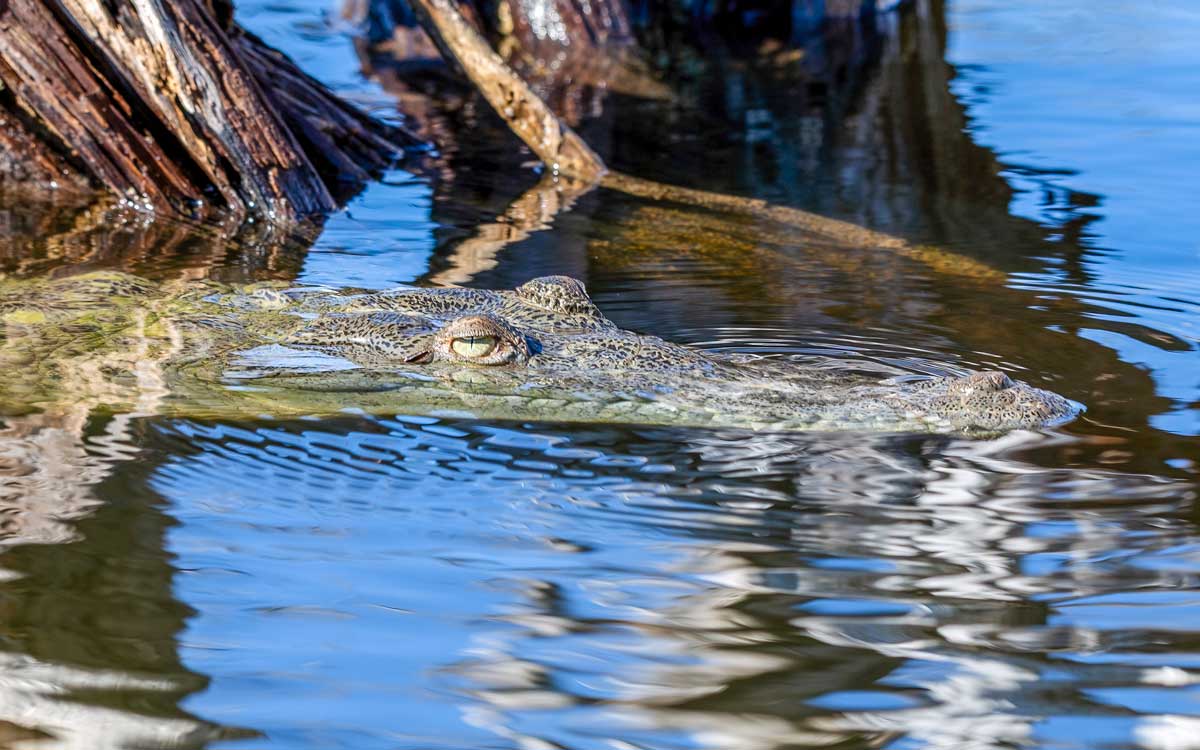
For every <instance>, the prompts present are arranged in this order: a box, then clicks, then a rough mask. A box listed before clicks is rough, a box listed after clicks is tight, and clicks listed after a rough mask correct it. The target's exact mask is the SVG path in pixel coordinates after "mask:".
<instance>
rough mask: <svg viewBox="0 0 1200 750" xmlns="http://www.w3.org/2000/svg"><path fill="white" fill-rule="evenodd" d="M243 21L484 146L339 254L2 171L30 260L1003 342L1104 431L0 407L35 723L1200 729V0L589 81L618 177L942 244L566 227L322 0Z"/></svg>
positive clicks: (362, 742)
mask: <svg viewBox="0 0 1200 750" xmlns="http://www.w3.org/2000/svg"><path fill="white" fill-rule="evenodd" d="M238 12H239V18H240V20H241V21H242V22H243V24H245V25H246V26H248V27H249V28H250V29H251V30H252V31H254V32H256V33H258V34H260V35H261V36H263V37H264V38H266V39H267V41H268V42H270V43H271V44H274V45H276V46H278V47H280V48H281V49H283V50H285V51H287V52H288V53H289V54H291V55H292V56H294V57H295V58H296V59H297V61H298V62H299V63H300V64H301V65H302V66H303V67H304V68H305V69H306V70H308V71H310V72H312V73H313V74H315V75H317V76H319V77H321V78H322V79H323V80H324V81H326V82H327V83H328V84H329V85H331V86H332V87H334V88H335V89H336V90H338V91H339V92H341V93H343V94H344V95H346V96H348V97H351V98H353V99H354V100H355V101H357V102H358V103H359V104H360V105H362V106H364V107H365V108H368V109H370V110H371V111H373V112H375V113H377V114H379V115H380V116H384V117H389V118H398V117H399V114H398V112H399V111H401V110H403V111H409V112H415V111H420V112H422V113H424V114H425V115H426V116H427V117H428V120H427V122H433V123H434V124H435V125H437V124H438V123H441V125H439V127H441V130H439V131H438V132H443V133H444V132H470V133H472V134H474V135H473V137H471V138H469V139H461V140H459V141H453V140H452V141H450V142H446V143H443V144H442V149H441V151H440V152H439V153H438V154H436V155H435V158H436V159H437V160H438V162H437V163H438V165H439V166H438V171H437V175H438V176H437V177H436V178H434V177H430V176H428V175H429V172H425V173H423V174H425V175H426V176H414V175H412V174H409V173H407V172H405V171H403V170H402V169H397V170H395V171H394V172H393V173H391V174H389V175H387V176H386V178H385V179H384V180H383V181H381V182H379V183H376V184H373V185H371V186H370V187H369V188H368V189H367V190H366V191H365V192H364V193H363V194H361V195H360V196H359V197H357V198H356V199H354V200H353V201H352V202H351V204H350V205H349V207H348V208H347V209H346V210H345V211H343V212H341V213H339V214H337V215H335V216H333V217H331V219H330V220H329V221H328V222H327V224H326V226H325V228H324V230H323V231H322V233H321V235H320V236H319V237H318V238H317V240H316V241H315V244H314V245H313V246H312V247H311V248H307V249H306V248H305V247H304V245H303V243H300V242H296V241H286V240H284V239H280V238H273V237H271V236H270V235H269V233H265V232H264V230H262V228H257V229H253V230H250V231H249V232H248V233H242V234H240V235H238V236H236V237H229V236H228V235H227V234H224V233H222V232H220V231H217V230H215V229H212V228H205V227H193V226H186V225H177V224H170V223H167V222H162V221H159V222H154V221H152V220H151V219H150V218H148V217H144V216H139V215H137V214H134V213H122V212H120V211H117V212H115V213H113V212H109V213H105V212H102V211H100V212H98V211H96V210H94V209H93V210H91V211H92V212H91V213H89V212H88V210H83V211H82V213H79V212H77V213H66V214H64V213H61V211H60V208H59V207H49V206H44V205H40V204H38V203H36V202H33V201H27V200H25V199H19V198H16V197H12V196H6V197H3V198H0V200H2V201H3V203H2V204H0V249H2V252H0V267H2V269H0V270H3V271H4V272H5V273H7V274H10V275H25V276H38V275H47V274H69V273H73V272H76V271H79V270H83V269H90V268H105V267H112V268H122V269H125V270H131V271H134V272H136V273H139V274H142V275H145V276H149V277H152V278H161V279H169V278H181V277H187V278H202V277H211V278H219V279H226V280H244V279H257V278H285V279H296V280H298V281H300V282H306V283H320V284H330V285H348V286H360V287H361V286H365V287H386V286H388V285H391V284H395V283H418V284H447V283H457V284H463V285H468V286H480V287H508V286H512V285H514V284H518V283H521V282H523V281H525V280H527V279H529V278H532V277H534V276H538V275H544V274H550V273H562V274H570V275H573V276H577V277H579V278H581V279H583V280H584V281H585V282H586V283H587V285H588V287H589V289H590V291H591V293H592V295H593V297H594V299H595V300H596V301H597V303H598V304H599V305H600V307H601V308H602V309H603V310H604V311H605V313H606V314H608V315H609V316H610V317H611V318H612V319H613V320H615V321H616V322H617V323H619V324H620V325H622V326H624V327H626V328H631V329H634V330H638V331H644V332H649V333H654V334H656V335H660V336H663V337H664V338H668V339H671V340H676V341H683V342H688V343H692V344H696V345H699V346H703V347H707V348H713V349H721V350H726V351H729V350H737V351H750V350H752V351H756V352H760V353H765V354H771V355H777V356H787V355H789V354H797V353H801V354H818V355H824V356H829V357H838V358H848V359H855V358H857V359H861V360H864V361H873V362H883V363H886V364H889V365H891V366H895V367H900V368H905V369H910V370H913V371H922V372H938V371H949V370H954V369H955V368H962V367H967V368H983V367H987V368H1000V369H1004V370H1007V371H1008V372H1010V373H1012V374H1014V375H1015V376H1017V377H1019V378H1021V379H1024V380H1027V381H1029V382H1031V383H1034V384H1035V385H1039V386H1041V387H1045V388H1050V389H1052V390H1055V391H1057V392H1059V393H1062V394H1064V395H1066V396H1068V397H1070V398H1073V399H1075V400H1077V401H1080V402H1082V403H1084V404H1086V405H1087V407H1088V411H1087V412H1086V414H1085V415H1084V416H1083V417H1082V418H1080V419H1079V420H1077V421H1076V422H1074V423H1072V424H1070V425H1067V426H1065V427H1061V428H1058V429H1055V430H1049V431H1045V432H1040V433H1018V434H1013V435H1009V436H1006V437H1004V438H999V439H995V440H990V441H970V440H960V439H950V438H945V437H936V436H932V437H931V436H921V437H910V436H895V435H870V434H856V433H844V434H836V435H830V434H759V433H749V432H741V431H711V430H687V429H667V428H636V427H633V428H631V427H613V426H605V425H556V424H521V423H492V422H486V421H477V420H468V419H436V418H414V417H409V416H405V415H384V416H362V415H356V414H353V413H347V414H346V415H344V416H340V417H338V418H331V419H320V420H317V419H307V420H305V419H302V420H293V421H281V420H269V419H263V420H260V421H253V422H238V423H225V422H212V421H195V420H186V419H165V418H158V417H153V416H137V415H122V414H118V415H112V414H102V413H98V412H91V411H89V409H88V408H87V405H86V404H82V405H80V406H79V408H76V409H74V410H72V409H66V410H61V411H60V412H57V413H54V414H50V413H43V414H36V413H35V414H29V415H26V416H23V417H13V418H9V419H7V420H6V423H5V425H4V429H3V430H2V431H0V474H2V475H3V482H2V484H0V487H2V490H0V511H3V513H4V516H5V517H4V520H3V521H2V522H0V529H2V530H3V533H4V534H5V546H4V548H3V551H2V552H0V569H2V572H3V576H0V746H5V747H9V746H11V747H31V748H33V747H69V748H108V747H127V748H146V747H153V748H159V747H214V748H216V747H221V748H225V747H228V748H313V749H317V748H336V747H344V748H356V749H357V748H363V749H374V748H379V749H381V750H382V749H384V748H387V749H396V748H413V749H414V750H415V749H417V748H420V749H421V750H427V749H434V748H446V749H450V748H453V749H455V750H459V749H467V748H471V749H477V748H497V749H509V748H511V749H513V750H516V749H521V750H541V749H543V748H544V749H547V750H548V749H550V748H564V749H569V750H592V749H596V750H599V749H601V748H604V749H606V750H633V749H634V748H643V749H646V750H651V749H653V750H659V749H662V750H676V749H679V748H697V749H699V748H704V749H709V748H711V749H712V750H734V749H739V750H740V749H745V750H760V749H762V750H766V749H767V748H814V747H837V748H844V749H847V750H848V749H850V748H868V747H871V748H877V747H884V748H890V749H894V750H915V749H917V748H947V749H950V748H953V749H955V750H957V749H959V748H1013V747H1037V748H1054V749H1055V750H1061V749H1065V748H1131V747H1139V748H1153V749H1155V750H1184V749H1185V748H1194V747H1200V687H1197V686H1198V685H1200V527H1198V526H1197V519H1198V517H1197V512H1196V503H1197V499H1198V497H1197V494H1198V493H1197V490H1198V488H1200V484H1198V480H1197V475H1198V473H1200V240H1198V239H1197V238H1198V237H1200V210H1198V208H1200V204H1197V201H1196V199H1195V195H1194V194H1195V189H1194V188H1195V175H1196V173H1197V170H1200V97H1197V95H1196V92H1197V91H1200V44H1197V43H1196V41H1197V40H1198V39H1200V9H1198V8H1196V7H1195V5H1194V3H1191V2H1188V1H1187V0H1164V2H1158V3H1131V2H1118V1H1117V0H1110V1H1102V2H1084V1H1083V0H1064V2H1053V3H1048V2H1032V1H1024V0H1022V1H1021V2H999V1H998V0H960V1H959V2H953V3H951V4H948V5H946V6H945V7H943V6H942V5H941V4H940V3H938V2H925V1H922V2H916V3H912V4H910V5H909V6H908V8H907V9H906V10H903V11H901V12H900V13H899V14H896V13H884V14H882V15H881V16H880V17H879V18H878V23H877V24H874V25H872V26H871V27H870V28H867V29H857V30H851V31H849V32H847V31H846V30H845V29H842V31H841V32H839V33H841V34H846V33H850V34H851V35H852V42H853V43H852V44H849V45H848V44H847V40H846V37H845V36H838V37H834V36H832V33H833V32H830V34H831V36H829V37H828V38H826V39H816V40H814V39H812V38H809V39H807V40H805V41H804V44H803V45H802V49H803V52H802V53H801V54H799V55H796V54H790V53H788V52H787V48H786V45H785V46H784V47H782V48H778V47H764V49H763V51H762V53H761V54H758V55H751V56H748V55H747V54H746V53H745V51H744V50H741V51H728V53H722V54H718V53H716V52H713V53H712V54H709V55H696V54H692V55H690V56H689V55H686V54H681V55H680V59H679V60H677V61H675V62H674V63H672V64H670V65H669V66H668V67H669V70H670V77H669V83H670V85H671V89H672V91H673V92H674V94H673V95H672V96H671V97H670V98H668V99H662V98H658V99H647V98H645V97H639V96H634V95H631V94H629V93H622V92H621V91H600V92H591V93H590V94H589V97H591V98H589V99H588V107H586V108H585V109H586V110H587V112H588V116H586V117H583V118H582V124H581V130H582V132H583V133H584V134H585V136H586V137H587V138H588V139H589V141H591V142H592V143H594V144H596V145H597V148H599V149H600V151H601V152H602V153H603V154H604V156H605V157H606V159H608V161H609V162H610V163H611V164H613V165H614V166H616V167H618V168H620V169H623V170H625V171H628V172H630V173H633V174H637V175H641V176H645V177H651V178H654V179H658V180H662V181H666V182H673V183H677V184H683V185H689V186H693V187H701V188H706V189H711V190H721V191H725V192H731V193H737V194H741V195H749V196H753V197H761V198H765V199H768V200H770V201H772V202H775V203H778V204H783V205H790V206H795V207H799V208H803V209H807V210H812V211H815V212H818V213H822V214H825V215H829V216H834V217H837V218H841V219H846V220H849V221H853V222H856V223H859V224H863V225H866V226H870V227H872V228H875V229H879V230H882V231H886V232H890V233H893V234H897V235H900V236H903V237H905V238H908V239H910V240H911V241H912V242H913V243H914V244H923V245H927V246H929V247H934V248H938V253H935V254H933V255H929V256H921V257H905V256H900V255H896V254H888V253H885V252H880V251H877V250H865V249H860V248H854V247H841V246H835V245H829V244H827V243H826V244H822V243H820V242H815V241H813V239H812V238H810V237H804V236H802V235H800V234H797V233H795V232H792V231H788V230H786V229H781V228H780V227H778V226H772V225H769V224H768V223H766V222H763V221H758V220H754V219H751V218H747V217H745V216H741V217H738V216H732V215H720V214H713V213H706V212H703V211H699V210H695V209H688V208H683V207H679V206H672V205H665V204H656V203H653V202H644V201H639V200H636V199H633V198H630V197H627V196H622V195H619V194H616V193H612V192H607V191H599V192H595V193H591V194H588V195H585V196H583V197H581V198H579V199H578V200H577V201H576V202H575V203H574V205H573V207H572V208H571V209H570V210H569V211H560V212H558V213H555V212H553V211H549V210H546V209H545V200H546V194H545V193H544V192H541V193H540V192H538V191H537V190H536V188H535V186H536V185H537V184H538V182H539V179H540V175H539V174H538V173H537V170H536V169H535V167H534V166H533V164H532V160H531V158H530V156H529V155H528V153H524V152H522V151H521V150H520V149H518V148H517V146H516V145H515V142H513V141H511V140H509V139H508V137H507V136H506V135H505V134H504V133H503V132H502V131H500V130H499V128H498V127H497V126H496V123H495V121H493V120H491V119H489V116H488V115H487V114H486V112H485V111H483V110H481V109H480V108H479V107H478V106H477V105H478V103H475V104H474V105H472V104H471V103H470V101H469V98H468V99H466V100H465V101H466V102H467V103H466V104H464V103H463V102H464V99H463V94H462V93H461V91H459V92H457V93H455V92H454V91H453V90H452V91H451V93H446V90H444V89H439V88H438V87H437V86H421V85H417V84H414V83H413V82H412V81H411V79H408V82H407V83H405V80H406V79H405V78H404V76H403V75H402V73H404V72H405V71H404V69H403V68H402V66H397V65H395V64H394V63H392V64H389V62H388V61H387V60H385V59H379V58H372V57H370V56H368V55H366V54H363V55H361V56H360V54H359V51H358V50H360V49H361V45H359V46H356V44H355V40H354V38H353V37H354V33H355V31H354V29H353V28H352V27H350V26H349V25H347V24H345V22H343V21H342V20H341V19H340V16H339V14H338V10H337V8H335V7H333V6H332V5H331V4H330V3H328V2H327V0H283V1H281V2H266V1H265V0H242V2H240V3H239V4H238ZM713 43H714V44H716V42H715V41H714V42H713ZM847 49H850V50H851V51H852V54H847V53H846V50H847ZM431 91H433V92H434V93H432V94H431V93H430V92H431ZM451 94H453V95H451ZM456 97H457V98H456ZM398 102H399V105H398ZM398 107H399V109H398ZM406 108H407V109H406ZM414 119H416V118H415V117H414ZM410 124H411V123H410ZM416 124H420V123H416ZM416 124H414V126H415V125H416ZM464 129H465V130H464ZM435 130H436V128H435ZM527 191H531V192H527ZM522 196H525V197H524V198H523V197H522ZM531 206H541V207H542V208H541V209H539V210H541V211H543V213H544V215H537V214H538V212H537V211H533V213H534V214H535V216H536V218H537V220H535V221H524V220H523V219H522V218H521V217H528V216H529V215H530V207H531ZM514 207H515V208H514ZM497 217H507V218H504V219H502V220H499V221H498V220H497ZM523 222H524V223H523ZM979 269H984V270H985V271H986V272H980V271H979ZM4 377H7V378H21V377H22V372H19V371H14V372H7V373H5V374H4ZM350 406H352V404H351V405H350ZM148 411H152V410H148Z"/></svg>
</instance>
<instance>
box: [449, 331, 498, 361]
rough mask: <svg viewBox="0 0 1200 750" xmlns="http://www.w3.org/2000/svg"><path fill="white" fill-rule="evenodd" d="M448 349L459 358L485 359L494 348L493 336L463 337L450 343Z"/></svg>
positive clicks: (494, 338)
mask: <svg viewBox="0 0 1200 750" xmlns="http://www.w3.org/2000/svg"><path fill="white" fill-rule="evenodd" d="M450 348H451V349H453V350H454V353H455V354H457V355H458V356H460V357H466V358H468V359H475V358H477V357H486V356H487V355H489V354H491V353H492V350H493V349H495V348H496V337H495V336H463V337H461V338H457V339H454V340H453V341H451V342H450Z"/></svg>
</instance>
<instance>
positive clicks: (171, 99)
mask: <svg viewBox="0 0 1200 750" xmlns="http://www.w3.org/2000/svg"><path fill="white" fill-rule="evenodd" d="M231 19H232V9H231V7H230V6H229V5H228V3H227V2H225V0H213V1H212V2H211V3H210V2H206V1H205V0H0V89H2V90H0V119H3V120H4V121H5V123H6V124H11V125H12V127H11V129H10V128H8V127H6V128H5V129H4V134H3V135H0V148H3V149H4V154H5V155H4V156H2V157H0V179H6V180H9V181H13V180H22V181H25V182H34V183H42V184H45V183H49V182H57V183H59V184H60V186H61V185H62V184H64V183H68V184H81V183H83V182H85V181H86V182H87V183H90V184H93V185H96V186H99V187H103V188H107V189H108V190H111V191H112V192H114V193H116V194H118V195H120V196H121V197H122V198H124V199H125V200H127V201H129V202H131V203H134V204H136V205H139V206H144V207H148V208H153V209H156V210H167V211H174V212H181V213H188V214H192V215H196V214H200V215H204V214H208V213H211V212H213V211H214V209H216V210H219V211H220V212H222V213H225V214H227V215H229V216H231V217H232V218H233V219H235V220H241V219H244V218H247V217H249V216H252V215H256V216H261V217H264V218H266V219H268V220H269V221H272V222H274V223H281V224H284V223H290V222H292V221H295V220H297V219H299V218H301V217H306V216H313V215H318V214H322V213H326V212H328V211H330V210H332V209H333V208H335V207H336V205H337V197H338V196H339V195H341V194H344V193H345V190H346V188H347V187H348V186H351V185H354V184H355V183H357V184H361V183H362V182H363V181H364V180H365V179H367V178H368V177H369V175H370V174H371V173H372V172H375V171H378V170H380V169H382V168H383V167H386V166H387V165H388V164H389V163H391V162H392V161H394V160H395V159H396V158H397V157H398V156H399V155H400V154H401V153H402V152H403V149H404V147H405V146H409V145H412V144H414V143H416V139H414V138H412V137H410V136H408V135H407V134H405V133H403V132H402V131H400V130H398V129H396V128H393V127H387V126H384V125H383V124H381V123H378V122H376V121H373V120H371V119H370V118H368V117H366V116H364V115H362V114H361V113H358V112H356V111H355V110H353V109H352V108H351V107H349V106H348V105H346V104H345V103H344V102H342V101H340V100H339V99H338V98H337V97H336V96H335V95H334V94H333V93H332V92H330V91H329V90H328V89H326V88H325V87H324V86H322V85H321V84H320V83H318V82H316V81H315V80H313V79H312V78H310V77H308V76H307V75H305V74H304V73H303V72H301V71H300V70H299V69H298V68H297V67H296V66H295V65H293V64H292V63H291V61H289V60H288V59H287V58H286V57H285V56H283V55H281V54H279V53H278V52H276V51H274V50H271V49H270V48H268V47H266V45H264V44H263V43H262V42H261V41H260V40H258V39H257V38H255V37H253V36H252V35H249V34H246V33H245V32H244V31H242V30H241V29H240V28H239V27H237V26H236V24H234V23H233V22H232V20H231Z"/></svg>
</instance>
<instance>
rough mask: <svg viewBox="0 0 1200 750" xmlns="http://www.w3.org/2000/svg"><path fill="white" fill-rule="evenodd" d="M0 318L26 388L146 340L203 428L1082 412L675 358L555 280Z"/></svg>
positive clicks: (955, 418) (910, 418) (77, 289)
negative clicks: (363, 414) (217, 416)
mask: <svg viewBox="0 0 1200 750" xmlns="http://www.w3.org/2000/svg"><path fill="white" fill-rule="evenodd" d="M0 315H3V316H4V322H5V328H4V329H3V330H4V333H5V337H4V339H3V346H2V348H0V360H2V361H4V362H8V363H9V364H11V365H13V366H16V365H17V364H19V363H23V362H38V363H41V367H40V369H39V373H41V372H44V373H51V372H54V373H57V374H55V375H54V378H56V379H57V380H56V381H55V382H66V381H65V380H64V379H63V377H62V375H61V373H62V372H64V370H63V368H62V367H56V366H55V365H54V357H55V356H58V355H59V354H60V353H61V354H62V356H64V357H65V356H67V355H69V356H71V357H73V358H74V359H73V360H72V363H71V364H72V367H74V366H75V365H77V364H79V362H80V361H81V360H82V359H85V358H86V357H87V356H95V357H97V358H99V357H100V356H101V355H102V354H105V352H106V350H117V351H126V352H127V351H131V350H132V348H133V346H134V343H136V342H139V341H140V342H142V344H140V345H142V346H143V347H144V346H145V345H146V344H145V342H146V341H147V338H146V337H153V339H154V340H153V341H151V342H150V344H151V346H150V348H149V349H148V350H147V351H153V352H158V353H159V355H158V356H159V357H160V361H159V362H158V364H159V365H161V366H162V367H163V368H164V382H169V383H170V384H171V386H172V388H173V390H174V394H173V397H172V399H173V400H172V403H175V404H189V403H190V404H196V405H200V404H203V405H204V408H205V409H209V410H216V411H217V412H221V410H226V409H229V410H237V411H239V413H240V411H241V410H243V409H244V410H252V411H251V413H253V414H262V413H273V412H280V411H283V410H286V411H287V412H288V413H317V412H321V411H337V410H342V409H347V408H362V409H371V410H378V411H387V412H394V413H425V414H455V415H471V416H477V417H483V418H496V419H538V420H549V421H560V420H572V421H597V422H630V423H651V424H680V425H712V426H732V427H747V428H755V429H772V430H843V429H858V430H884V431H896V432H911V431H922V432H946V433H957V434H995V433H999V432H1004V431H1007V430H1011V429H1018V428H1036V427H1042V426H1045V425H1052V424H1056V423H1060V422H1063V421H1065V420H1067V419H1070V418H1071V417H1072V416H1074V415H1075V414H1077V413H1078V411H1079V410H1080V407H1079V405H1078V404H1075V403H1074V402H1072V401H1069V400H1067V399H1065V398H1062V397H1061V396H1058V395H1056V394H1054V393H1050V392H1048V391H1045V390H1042V389H1039V388H1035V387H1033V386H1030V385H1028V384H1026V383H1022V382H1017V381H1014V380H1012V379H1010V378H1009V377H1008V376H1007V375H1004V374H1003V373H1000V372H980V373H972V374H968V375H965V376H961V377H920V376H906V377H904V378H895V379H890V380H889V379H887V378H886V377H884V376H882V375H881V376H879V377H873V376H871V375H868V374H864V373H863V372H861V371H857V370H854V369H851V368H850V366H848V365H844V366H843V365H837V364H833V363H830V362H825V363H822V364H820V365H817V364H802V363H794V362H787V361H780V360H756V359H754V358H751V357H747V356H745V355H728V356H727V355H722V354H718V353H713V352H705V351H703V350H700V349H696V348H693V347H688V346H682V345H679V344H674V343H671V342H668V341H664V340H663V339H660V338H657V337H655V336H647V335H641V334H638V333H634V332H632V331H626V330H622V329H620V328H618V327H617V326H615V325H614V324H613V323H612V322H611V321H609V320H608V319H607V318H605V317H604V315H603V314H602V313H601V312H600V310H599V309H598V308H597V307H596V305H595V304H594V303H593V302H592V300H591V299H590V298H589V297H588V294H587V291H586V290H585V289H584V286H583V284H582V283H581V282H579V281H577V280H575V279H571V278H568V277H563V276H550V277H544V278H539V279H534V280H532V281H530V282H528V283H526V284H523V285H522V286H520V287H518V288H516V289H514V290H494V291H489V290H477V289H416V288H401V289H393V290H389V291H385V292H368V291H361V290H359V291H355V290H331V289H320V288H288V287H287V286H286V285H284V284H279V283H266V284H258V285H253V286H248V287H241V288H232V287H224V286H221V285H217V284H212V283H182V284H181V283H176V284H171V285H164V286H161V287H160V286H158V285H155V284H153V283H151V282H148V281H144V280H142V279H137V278H135V277H132V276H125V275H123V274H112V273H105V274H89V275H86V276H81V277H76V278H74V279H65V280H61V281H52V282H37V283H34V282H3V283H0ZM130 337H133V338H130ZM131 342H133V343H131ZM126 359H128V358H127V357H126ZM121 361H124V360H121ZM839 368H840V369H839ZM74 369H79V368H77V367H75V368H74ZM30 377H32V378H38V377H41V375H39V374H38V373H33V374H32V375H30ZM46 377H47V380H48V381H49V380H50V376H46ZM127 380H128V379H127ZM122 382H124V381H122ZM251 382H252V383H253V384H254V387H253V388H249V387H247V385H248V384H249V383H251ZM231 386H233V387H231ZM54 387H56V386H54V384H53V383H49V385H48V386H47V388H45V389H44V390H45V391H46V393H47V394H49V393H50V392H51V391H52V390H53V388H54ZM14 392H15V391H14ZM72 395H73V394H68V393H64V394H63V396H64V398H70V397H72ZM0 396H3V393H0ZM50 398H51V396H50V395H45V396H44V397H43V400H49V399H50ZM238 399H244V400H248V401H247V402H246V403H247V405H246V406H245V407H241V406H238V405H237V404H239V403H241V402H239V401H238ZM250 399H254V400H253V401H249V400H250ZM264 402H265V403H264ZM197 408H198V407H197Z"/></svg>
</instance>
